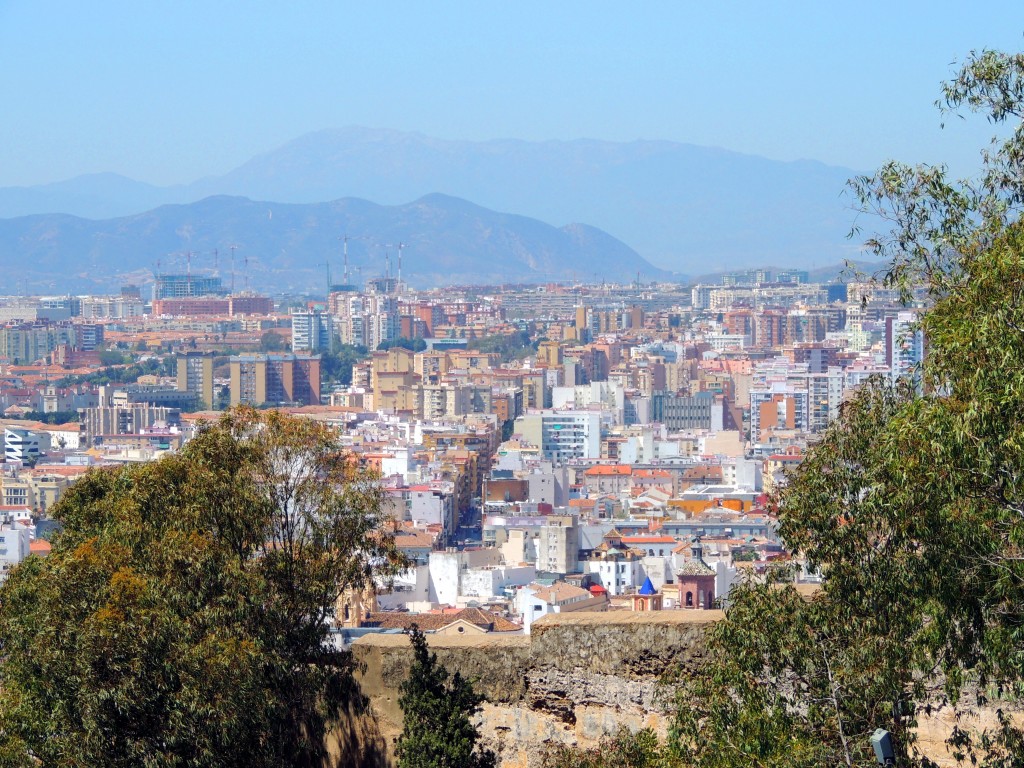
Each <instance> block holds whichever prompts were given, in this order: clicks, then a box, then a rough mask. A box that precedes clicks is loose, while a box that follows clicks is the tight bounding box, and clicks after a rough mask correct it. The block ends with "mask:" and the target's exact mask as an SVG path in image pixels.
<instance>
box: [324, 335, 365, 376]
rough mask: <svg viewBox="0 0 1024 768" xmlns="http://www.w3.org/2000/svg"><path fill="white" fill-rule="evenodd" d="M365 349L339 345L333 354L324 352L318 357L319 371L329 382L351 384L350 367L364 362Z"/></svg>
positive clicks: (350, 345)
mask: <svg viewBox="0 0 1024 768" xmlns="http://www.w3.org/2000/svg"><path fill="white" fill-rule="evenodd" d="M367 354H368V353H367V351H366V347H359V346H353V345H352V344H341V345H339V346H338V347H337V349H336V350H335V351H334V352H324V353H322V354H321V356H320V369H321V370H322V371H323V373H324V376H326V377H327V378H328V379H329V380H330V381H335V382H337V383H339V384H345V385H348V384H351V383H352V366H353V365H355V364H356V363H358V362H360V361H362V360H365V359H366V356H367Z"/></svg>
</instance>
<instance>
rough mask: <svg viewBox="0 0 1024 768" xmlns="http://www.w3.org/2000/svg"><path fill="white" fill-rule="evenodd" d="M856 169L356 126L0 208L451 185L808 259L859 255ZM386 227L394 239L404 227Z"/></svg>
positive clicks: (14, 191)
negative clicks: (198, 174) (244, 155)
mask: <svg viewBox="0 0 1024 768" xmlns="http://www.w3.org/2000/svg"><path fill="white" fill-rule="evenodd" d="M853 175H855V172H854V171H852V170H850V169H846V168H839V167H834V166H827V165H824V164H822V163H818V162H815V161H809V160H802V161H795V162H780V161H774V160H769V159H766V158H763V157H757V156H752V155H745V154H740V153H737V152H730V151H727V150H723V149H715V148H708V147H698V146H693V145H689V144H681V143H676V142H669V141H646V140H641V141H633V142H609V141H597V140H589V139H580V140H574V141H542V142H531V141H520V140H494V141H478V142H472V141H453V140H445V139H436V138H432V137H428V136H424V135H422V134H419V133H408V132H400V131H391V130H377V129H369V128H358V127H353V128H344V129H336V130H325V131H319V132H316V133H310V134H307V135H305V136H302V137H299V138H297V139H295V140H294V141H292V142H289V143H287V144H285V145H284V146H282V147H279V148H277V149H275V150H273V151H270V152H267V153H265V154H261V155H258V156H256V157H254V158H252V159H251V160H249V161H248V162H246V163H244V164H243V165H241V166H239V167H237V168H235V169H234V170H232V171H230V172H229V173H227V174H224V175H222V176H215V177H207V178H203V179H200V180H197V181H195V182H193V183H191V184H187V185H180V186H171V187H158V186H153V185H149V184H145V183H142V182H138V181H134V180H131V179H127V178H125V177H122V176H117V175H114V174H94V175H89V176H81V177H78V178H75V179H71V180H69V181H64V182H59V183H55V184H48V185H41V186H35V187H6V188H0V217H2V218H13V217H21V216H28V215H35V214H49V213H63V214H71V215H75V216H79V217H83V218H90V219H122V218H125V217H129V218H130V217H131V216H135V215H138V214H141V213H144V212H147V211H150V210H152V209H159V208H160V206H165V205H169V204H190V203H194V202H196V201H199V200H203V199H204V198H207V197H211V196H222V195H231V196H240V197H247V198H250V199H252V200H268V201H273V202H275V203H279V204H280V203H291V204H313V203H323V202H324V201H332V200H341V199H346V200H347V199H350V198H363V199H365V200H370V201H373V202H374V203H377V204H379V205H382V206H391V207H396V208H402V207H403V206H406V205H409V202H408V201H410V200H417V201H419V200H421V199H422V198H423V197H424V196H427V195H431V194H434V193H441V194H443V195H447V196H449V198H451V197H456V198H462V199H463V200H466V201H472V202H473V203H475V204H476V205H478V206H481V207H483V208H485V209H490V210H491V211H509V212H514V213H515V214H519V215H521V216H525V217H531V218H534V219H537V220H539V221H540V222H545V223H547V224H549V225H551V226H554V227H561V226H563V225H565V224H566V222H586V223H587V224H589V225H591V226H592V227H599V228H600V229H601V230H603V231H604V232H607V233H608V234H609V235H610V236H612V237H613V238H617V239H618V240H621V241H622V242H623V243H626V244H628V246H629V247H630V248H633V249H635V250H636V252H637V253H639V254H640V256H641V257H643V258H644V259H646V260H648V261H650V262H652V263H653V264H655V265H657V266H658V267H660V268H663V269H666V270H673V271H676V272H682V273H690V274H693V273H703V272H707V271H709V268H719V267H720V268H722V269H738V268H744V267H750V266H757V265H763V264H783V265H787V266H791V267H794V268H797V267H799V268H808V267H814V266H821V265H823V264H828V263H833V262H837V261H840V260H842V259H843V258H847V257H855V256H856V255H857V254H858V249H857V248H856V246H855V245H853V244H851V243H850V242H849V241H847V240H846V234H847V231H848V230H849V226H850V224H851V221H852V216H851V213H850V211H849V206H848V202H847V201H846V200H845V199H844V197H843V191H844V188H845V182H846V180H847V179H848V178H850V177H851V176H853ZM588 231H589V232H590V233H591V234H594V232H595V231H594V230H588ZM373 234H374V236H375V237H376V238H377V239H378V240H381V241H390V240H393V239H395V237H397V236H398V235H397V234H393V233H390V232H380V233H373ZM239 236H241V233H239ZM425 236H427V237H430V238H432V239H437V233H431V234H425ZM183 245H184V244H179V248H178V249H181V247H183ZM409 253H410V257H411V253H412V251H410V252H409ZM140 255H141V254H140ZM155 255H156V254H154V253H148V254H146V256H145V257H146V258H149V259H153V258H154V257H155ZM327 255H328V252H323V253H319V254H317V256H316V258H327ZM551 257H552V258H555V259H556V260H557V256H555V255H552V256H551ZM569 258H570V255H569V254H566V259H569ZM581 267H582V268H585V264H578V265H567V270H568V271H580V269H579V268H581ZM650 274H652V275H653V272H650Z"/></svg>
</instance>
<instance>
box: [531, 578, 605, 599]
mask: <svg viewBox="0 0 1024 768" xmlns="http://www.w3.org/2000/svg"><path fill="white" fill-rule="evenodd" d="M530 589H531V590H532V591H533V594H535V595H536V596H537V597H538V599H540V600H543V601H544V602H546V603H562V602H565V601H566V600H571V599H573V598H576V597H590V596H591V595H590V593H589V592H588V591H587V590H585V589H581V588H580V587H574V586H572V585H571V584H566V583H565V582H564V581H556V582H555V583H554V584H552V585H551V586H549V587H546V586H541V585H540V584H537V583H534V584H531V585H530Z"/></svg>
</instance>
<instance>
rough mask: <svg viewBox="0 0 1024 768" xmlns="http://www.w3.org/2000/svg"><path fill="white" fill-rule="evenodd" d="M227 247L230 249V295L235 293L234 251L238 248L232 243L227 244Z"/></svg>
mask: <svg viewBox="0 0 1024 768" xmlns="http://www.w3.org/2000/svg"><path fill="white" fill-rule="evenodd" d="M228 248H229V249H231V293H232V295H234V293H235V251H236V250H238V246H237V245H234V244H232V245H229V246H228Z"/></svg>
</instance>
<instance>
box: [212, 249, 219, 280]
mask: <svg viewBox="0 0 1024 768" xmlns="http://www.w3.org/2000/svg"><path fill="white" fill-rule="evenodd" d="M219 256H220V254H219V252H218V251H217V249H216V248H214V249H213V272H214V274H219V273H220V261H219V258H218V257H219Z"/></svg>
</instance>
